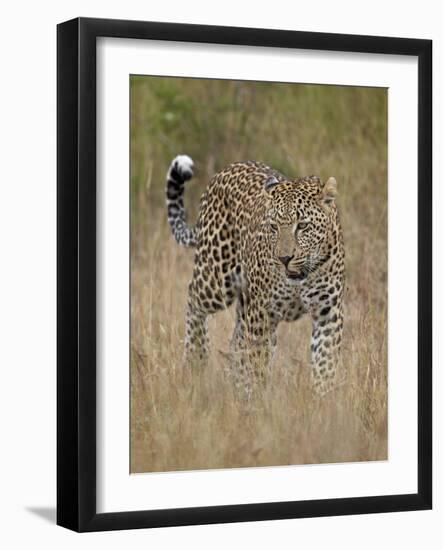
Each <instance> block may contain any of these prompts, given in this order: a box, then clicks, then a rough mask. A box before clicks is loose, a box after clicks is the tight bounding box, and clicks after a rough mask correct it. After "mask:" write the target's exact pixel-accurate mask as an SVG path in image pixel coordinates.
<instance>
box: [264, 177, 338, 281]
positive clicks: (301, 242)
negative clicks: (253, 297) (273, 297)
mask: <svg viewBox="0 0 443 550" xmlns="http://www.w3.org/2000/svg"><path fill="white" fill-rule="evenodd" d="M265 192H266V193H267V194H268V208H267V211H266V217H265V227H266V232H267V236H268V240H269V242H270V244H271V248H272V263H273V264H274V265H275V266H276V267H277V268H278V269H280V270H282V271H284V273H285V274H286V277H287V278H288V279H291V280H293V281H303V280H304V279H306V278H307V277H308V276H309V274H310V273H312V272H314V271H315V270H316V269H317V268H318V267H319V265H321V264H322V263H323V262H324V261H325V259H327V258H326V257H325V256H326V250H327V246H325V245H326V244H327V241H328V238H329V236H330V234H331V231H332V229H333V225H334V220H335V216H334V213H335V197H336V195H337V182H336V180H335V178H332V177H331V178H329V179H328V180H327V182H326V183H322V181H321V180H320V178H318V177H316V176H310V177H308V178H299V179H296V180H292V181H278V180H276V179H275V178H270V179H269V180H267V182H266V183H265Z"/></svg>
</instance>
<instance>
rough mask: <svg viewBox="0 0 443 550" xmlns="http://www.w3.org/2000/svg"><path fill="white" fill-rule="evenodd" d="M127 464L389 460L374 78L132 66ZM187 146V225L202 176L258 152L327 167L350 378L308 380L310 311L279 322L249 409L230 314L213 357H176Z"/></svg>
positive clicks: (184, 256)
mask: <svg viewBox="0 0 443 550" xmlns="http://www.w3.org/2000/svg"><path fill="white" fill-rule="evenodd" d="M130 122H131V442H130V447H131V449H130V450H131V471H132V472H152V471H164V470H189V469H207V468H231V467H245V466H269V465H286V464H307V463H317V464H318V463H325V462H329V463H331V462H345V461H361V460H383V459H386V458H387V92H386V90H384V89H376V88H354V87H339V86H314V85H294V84H289V85H288V84H271V83H252V82H251V83H247V82H234V81H214V80H199V79H196V80H192V79H180V78H158V77H145V76H134V77H132V78H131V121H130ZM179 153H186V154H189V155H190V156H192V158H193V159H194V161H195V164H196V169H197V173H196V175H195V177H194V179H193V180H192V181H191V183H190V184H189V185H188V187H187V190H186V195H185V206H186V208H187V211H188V220H189V221H190V222H191V223H192V222H194V221H195V218H196V214H197V210H198V203H199V199H200V195H201V193H202V192H203V191H204V189H205V186H206V184H207V182H208V180H209V178H210V177H211V176H212V175H213V174H214V173H215V172H216V171H217V170H219V169H221V168H223V167H224V166H225V165H226V164H228V163H230V162H233V161H237V160H247V159H254V160H260V161H263V162H266V163H267V164H269V165H271V166H272V167H274V168H277V169H279V170H281V171H282V172H283V173H285V174H287V175H288V176H297V175H308V174H317V175H319V176H321V177H322V178H327V177H328V176H332V175H333V176H335V177H336V179H337V181H338V186H339V199H338V205H339V209H340V214H341V220H342V225H343V231H344V237H345V248H346V270H347V291H346V295H345V332H344V341H343V366H344V368H345V369H346V371H347V382H346V384H344V385H343V386H342V387H340V388H339V389H338V390H336V391H334V392H332V393H330V394H328V395H327V396H325V397H324V398H316V397H313V395H312V392H311V388H310V384H309V336H310V319H309V318H308V317H306V318H304V319H302V320H301V321H298V322H296V323H292V324H286V323H282V324H281V326H280V327H279V332H278V340H279V341H278V352H277V360H276V363H275V368H274V370H273V374H272V379H271V381H270V383H269V384H268V386H267V388H266V390H265V391H264V392H263V393H262V394H261V395H260V396H258V397H257V398H256V399H255V400H254V401H253V403H251V404H249V405H248V406H246V405H245V404H244V403H242V402H239V401H238V400H235V399H234V398H233V394H232V389H231V387H230V384H229V381H228V380H226V378H225V376H224V368H225V366H226V365H225V364H224V359H223V356H222V354H220V353H219V351H220V350H221V351H227V349H228V342H229V338H230V335H231V331H232V326H233V318H234V311H233V309H231V310H228V311H227V312H224V313H220V314H218V315H216V316H213V317H212V318H211V319H210V337H211V348H212V353H211V360H210V364H209V366H208V368H207V369H205V370H204V371H202V372H200V373H194V374H193V377H192V379H191V378H190V375H189V373H184V372H183V371H182V369H181V368H180V363H181V357H182V352H183V336H184V313H185V304H186V292H187V284H188V282H189V279H190V276H191V270H192V263H193V251H192V250H189V249H185V248H181V247H179V246H178V245H177V244H176V243H175V241H174V240H173V238H172V236H171V234H170V230H169V227H168V224H167V218H166V208H165V199H164V183H165V174H166V171H167V169H168V166H169V163H170V161H171V160H172V158H173V157H174V156H175V155H177V154H179Z"/></svg>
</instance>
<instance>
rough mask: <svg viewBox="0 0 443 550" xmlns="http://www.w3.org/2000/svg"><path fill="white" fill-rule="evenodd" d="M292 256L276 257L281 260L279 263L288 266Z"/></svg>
mask: <svg viewBox="0 0 443 550" xmlns="http://www.w3.org/2000/svg"><path fill="white" fill-rule="evenodd" d="M293 257H294V256H279V257H278V259H279V260H280V261H281V263H282V264H283V265H284V266H285V267H288V264H289V262H290V261H291V260H292V258H293Z"/></svg>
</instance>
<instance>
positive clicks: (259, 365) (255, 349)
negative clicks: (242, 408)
mask: <svg viewBox="0 0 443 550" xmlns="http://www.w3.org/2000/svg"><path fill="white" fill-rule="evenodd" d="M258 296H259V294H258V293H255V294H252V293H251V294H249V295H248V296H247V295H246V293H241V294H240V296H239V299H238V302H237V319H236V326H235V331H234V334H233V337H232V340H231V352H230V355H231V372H232V373H233V377H234V381H235V386H236V389H237V391H238V392H239V393H240V394H244V395H246V397H247V398H248V399H249V398H250V397H251V396H252V394H253V393H254V389H255V388H257V387H258V386H261V385H263V383H264V382H265V379H266V376H267V373H268V369H269V365H270V362H271V358H272V351H273V349H274V348H275V345H276V334H275V328H276V327H275V326H274V325H273V324H272V322H271V321H270V318H269V314H268V312H267V311H266V309H265V308H264V306H263V303H262V302H261V301H260V299H259V298H258Z"/></svg>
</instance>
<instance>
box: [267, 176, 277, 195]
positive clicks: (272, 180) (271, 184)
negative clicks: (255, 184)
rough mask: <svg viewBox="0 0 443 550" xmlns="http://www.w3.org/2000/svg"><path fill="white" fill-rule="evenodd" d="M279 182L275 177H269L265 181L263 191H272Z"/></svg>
mask: <svg viewBox="0 0 443 550" xmlns="http://www.w3.org/2000/svg"><path fill="white" fill-rule="evenodd" d="M279 183H280V182H279V180H278V179H277V178H276V177H275V176H270V177H269V178H268V179H267V180H266V181H265V185H264V187H265V191H267V192H268V193H269V191H270V190H271V189H273V188H274V187H275V186H276V185H278V184H279Z"/></svg>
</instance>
